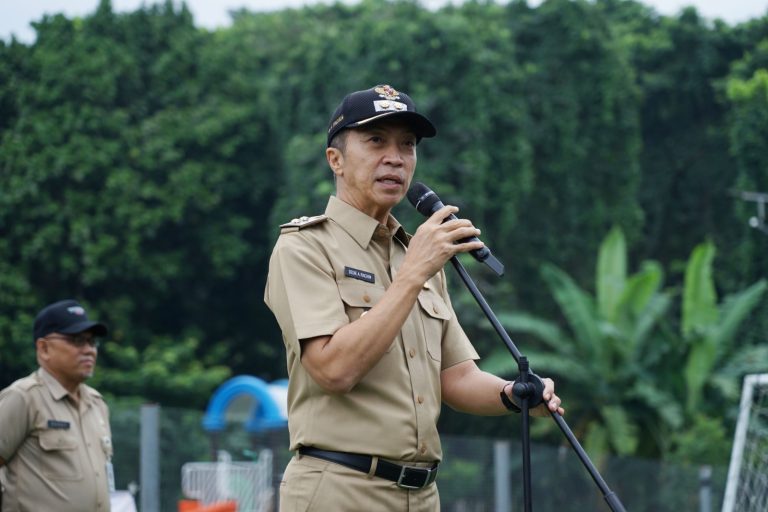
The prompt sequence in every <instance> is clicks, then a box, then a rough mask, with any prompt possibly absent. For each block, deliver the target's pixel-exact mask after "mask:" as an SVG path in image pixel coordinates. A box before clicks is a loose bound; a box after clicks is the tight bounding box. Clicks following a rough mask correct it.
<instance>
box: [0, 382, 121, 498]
mask: <svg viewBox="0 0 768 512" xmlns="http://www.w3.org/2000/svg"><path fill="white" fill-rule="evenodd" d="M79 393H80V400H79V402H75V401H74V400H73V399H72V398H71V397H69V394H68V392H67V390H65V389H64V387H63V386H62V385H61V384H59V382H58V381H57V380H56V379H55V378H54V377H53V376H52V375H50V374H49V373H48V372H46V371H45V370H44V369H42V368H40V369H39V370H37V371H36V372H34V373H32V374H31V375H29V376H28V377H25V378H23V379H20V380H17V381H16V382H14V383H13V384H11V385H10V386H9V387H7V388H5V389H4V390H2V392H0V457H2V458H3V460H5V465H4V466H3V467H2V468H0V481H1V482H2V485H3V488H4V489H5V491H4V493H3V508H2V510H3V512H39V511H41V510H51V511H56V512H83V511H86V510H87V511H89V512H90V511H94V512H108V511H109V509H110V504H109V488H108V476H107V475H106V470H107V462H108V461H109V460H110V458H111V457H112V433H111V431H110V427H109V412H108V409H107V405H106V403H105V402H104V400H103V398H102V397H101V394H99V392H98V391H96V390H95V389H93V388H91V387H89V386H86V385H85V384H81V385H80V391H79Z"/></svg>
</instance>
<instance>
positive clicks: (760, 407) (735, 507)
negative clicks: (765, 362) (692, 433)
mask: <svg viewBox="0 0 768 512" xmlns="http://www.w3.org/2000/svg"><path fill="white" fill-rule="evenodd" d="M767 510H768V373H762V374H756V375H747V376H746V377H745V378H744V385H743V387H742V390H741V404H740V406H739V419H738V422H737V424H736V433H735V434H734V437H733V449H732V451H731V462H730V465H729V466H728V482H727V483H726V487H725V497H724V499H723V510H722V512H765V511H767Z"/></svg>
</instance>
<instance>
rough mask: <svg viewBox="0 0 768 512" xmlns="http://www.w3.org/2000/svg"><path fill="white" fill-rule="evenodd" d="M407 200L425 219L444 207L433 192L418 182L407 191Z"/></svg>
mask: <svg viewBox="0 0 768 512" xmlns="http://www.w3.org/2000/svg"><path fill="white" fill-rule="evenodd" d="M408 200H409V201H410V202H411V204H412V205H413V206H415V207H416V209H417V210H418V211H419V213H421V214H422V215H424V216H425V217H429V216H430V215H432V214H433V213H435V212H436V211H437V210H439V209H440V208H442V207H443V206H444V205H443V203H442V201H440V198H439V197H437V194H435V192H434V191H432V190H430V188H429V187H428V186H426V185H424V184H423V183H418V182H416V183H414V184H413V186H412V187H411V188H410V190H409V191H408Z"/></svg>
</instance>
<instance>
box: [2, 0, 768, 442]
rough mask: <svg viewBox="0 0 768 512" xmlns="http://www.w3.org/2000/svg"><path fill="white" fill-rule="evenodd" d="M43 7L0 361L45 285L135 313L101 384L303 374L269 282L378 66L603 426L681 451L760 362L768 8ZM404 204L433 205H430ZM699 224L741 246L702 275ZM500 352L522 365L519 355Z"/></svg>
mask: <svg viewBox="0 0 768 512" xmlns="http://www.w3.org/2000/svg"><path fill="white" fill-rule="evenodd" d="M35 27H36V30H37V34H38V36H37V40H36V41H35V42H34V43H33V44H31V45H24V44H20V43H18V42H15V41H12V42H8V43H2V42H0V385H6V384H8V383H9V382H11V381H12V380H14V379H16V378H18V377H21V376H22V375H24V374H26V373H27V372H29V371H30V370H31V369H32V368H33V367H34V366H35V362H34V354H33V348H32V344H31V334H30V331H31V322H32V317H33V315H34V312H35V311H37V309H39V308H40V307H41V306H42V305H44V304H45V303H47V302H50V301H53V300H57V299H60V298H63V297H75V298H78V299H80V300H82V301H84V302H85V303H86V304H87V305H88V306H89V308H90V309H91V311H92V312H93V314H94V316H98V317H99V318H101V319H104V320H105V321H107V322H108V323H109V324H110V326H111V327H112V335H111V336H110V340H108V343H106V344H105V347H104V350H103V353H102V358H101V360H100V368H99V374H98V377H97V379H98V380H97V384H98V386H99V387H100V389H102V390H103V391H105V392H107V393H112V394H120V395H126V394H138V395H141V396H142V397H144V398H146V399H154V400H159V401H162V402H164V403H165V404H167V405H168V404H184V405H188V406H195V407H200V406H202V405H203V404H204V403H205V401H206V400H207V398H208V396H209V395H210V392H211V391H212V389H214V388H215V386H216V385H218V383H220V382H221V381H222V380H223V379H225V378H227V377H228V376H229V375H232V374H238V373H250V374H254V375H257V376H259V377H261V378H264V379H265V380H268V381H269V380H274V379H276V378H280V377H283V376H284V375H285V370H284V358H283V347H282V342H281V339H280V333H279V331H278V329H277V326H276V325H275V322H274V320H273V318H272V316H271V314H270V313H269V311H268V310H267V309H266V307H265V306H264V304H263V301H262V293H263V286H264V281H265V272H266V267H267V261H268V257H269V253H270V249H271V246H272V243H273V241H274V239H275V237H276V236H277V233H278V230H277V226H278V225H279V224H280V223H283V222H285V221H287V220H289V219H291V218H293V217H296V216H300V215H312V214H317V213H321V212H322V209H323V207H324V205H325V202H326V200H327V196H328V194H329V193H331V192H332V191H333V182H332V179H331V175H330V173H329V172H328V170H327V166H326V164H325V160H324V153H323V152H324V148H325V136H324V134H325V131H326V127H327V122H328V117H329V115H330V112H331V111H332V110H333V108H334V107H335V105H336V103H337V102H338V101H339V99H340V98H341V96H342V95H343V94H345V93H346V92H348V91H350V90H355V89H363V88H367V87H370V86H372V85H374V84H376V83H391V84H392V85H393V86H394V87H395V88H398V89H402V90H405V91H407V92H408V93H410V94H411V95H412V97H413V98H414V99H415V100H416V102H417V105H418V106H419V108H420V110H421V111H423V112H424V113H426V114H427V115H428V116H429V117H430V118H431V119H432V120H433V121H434V122H435V123H436V125H437V127H438V132H439V136H438V137H437V138H435V139H432V140H428V141H424V142H423V143H422V144H420V146H419V157H420V158H419V160H420V162H419V167H418V172H417V176H416V179H418V180H421V181H424V182H426V183H427V184H429V185H430V187H432V188H433V189H435V190H437V191H438V192H439V194H440V195H441V197H442V198H443V199H444V201H445V202H447V203H451V204H456V205H458V206H459V207H460V208H461V214H462V215H463V216H466V217H468V218H471V219H473V221H474V222H475V224H476V225H477V226H479V227H480V228H481V229H482V230H483V239H484V240H486V241H487V242H488V243H489V245H491V246H492V247H493V249H494V253H495V254H497V255H498V256H499V257H500V258H501V259H502V261H504V263H505V265H506V268H507V274H506V275H505V277H504V278H503V279H502V280H498V279H495V277H494V276H490V275H489V274H488V273H487V272H485V271H484V269H483V267H482V266H480V265H476V264H475V262H473V261H470V262H468V268H469V269H470V270H471V271H472V272H473V274H476V275H477V276H478V282H479V284H480V285H481V286H482V287H483V288H484V289H485V290H487V295H488V297H487V298H488V299H489V301H490V302H491V303H492V304H493V305H494V308H495V309H496V310H497V311H499V312H500V317H501V318H503V319H504V322H505V324H506V325H508V326H510V327H511V326H514V327H515V328H516V329H518V330H519V332H521V333H526V334H525V336H526V338H525V339H524V341H525V342H530V344H531V345H533V346H532V347H529V346H525V347H522V348H524V349H525V350H524V352H526V353H529V352H530V354H531V360H532V363H533V365H534V366H535V367H536V368H539V369H541V370H540V371H541V372H542V373H547V374H553V375H559V376H569V378H568V379H565V380H564V382H563V384H564V390H565V393H564V394H565V396H566V397H567V398H569V399H570V400H569V401H570V402H571V403H572V404H573V405H570V406H569V410H570V411H572V414H574V417H576V418H577V422H576V423H577V424H578V430H579V432H580V433H584V434H585V435H586V436H587V437H588V438H589V439H591V440H593V441H590V442H589V443H588V444H590V446H592V447H594V449H595V450H596V451H599V450H602V449H605V450H615V451H616V452H618V453H630V452H633V451H636V452H648V453H650V452H652V451H653V450H654V449H656V450H657V451H658V449H659V448H658V447H659V446H662V445H663V442H662V439H663V437H664V436H663V435H662V430H664V429H673V430H674V429H676V428H679V427H680V425H682V423H683V411H682V409H683V408H684V407H685V406H688V407H689V408H691V407H694V406H695V404H697V403H699V404H701V400H700V398H698V397H700V395H701V393H707V392H710V391H715V392H717V393H719V395H722V397H731V398H732V396H733V393H735V392H737V391H735V389H736V390H737V389H738V385H735V384H734V382H736V381H737V380H738V377H739V376H740V375H742V374H743V373H744V372H746V371H753V370H756V369H760V368H761V367H762V366H761V361H764V360H765V357H764V356H765V347H764V345H761V343H763V344H764V341H765V340H764V329H765V328H766V326H768V320H765V318H768V316H767V315H765V314H764V313H765V309H766V307H768V305H766V304H765V300H764V299H761V297H762V296H763V294H762V292H761V288H760V286H761V285H755V286H757V288H755V287H753V288H747V287H748V286H750V285H751V284H752V283H756V282H759V280H760V279H761V278H764V277H765V274H766V265H768V256H766V254H768V252H766V251H765V247H764V244H765V243H766V238H765V237H764V236H763V235H762V234H760V233H759V232H757V231H754V230H750V228H749V227H748V225H747V224H746V220H747V218H748V217H749V216H750V215H753V213H752V212H751V211H750V210H748V209H747V207H746V205H744V204H742V203H741V202H740V201H738V200H737V199H735V198H734V196H733V195H729V190H730V189H741V190H756V191H761V190H762V191H766V187H768V180H767V179H766V178H768V176H767V175H766V170H768V160H766V158H767V157H766V155H768V151H766V147H765V145H766V139H765V133H768V128H767V127H768V124H766V123H768V107H766V105H768V94H766V89H768V86H767V85H766V84H767V83H768V79H767V78H766V76H768V75H766V65H768V47H767V46H766V43H765V41H766V40H767V39H766V37H768V20H766V19H765V18H764V19H760V20H753V21H752V22H750V23H747V24H744V25H741V26H738V27H729V26H727V25H725V24H723V23H711V22H708V21H707V20H704V19H702V18H701V17H699V16H698V14H697V13H696V12H695V11H694V10H692V9H689V10H686V11H684V12H683V13H682V14H681V15H680V16H678V17H674V18H670V17H663V16H658V15H656V14H655V13H653V12H652V11H651V10H650V9H648V8H647V7H645V6H643V5H642V4H639V3H636V2H633V1H624V0H597V1H595V2H589V1H583V0H573V1H571V0H549V1H546V2H544V3H542V4H541V5H540V6H538V7H536V8H533V7H530V6H528V5H527V4H526V3H525V2H523V1H512V2H509V3H503V4H502V3H494V2H476V1H470V2H467V3H464V4H461V5H457V6H453V5H451V6H447V7H445V8H442V9H439V10H436V11H432V10H428V9H426V8H424V7H422V6H421V5H420V4H419V3H417V2H414V1H407V0H401V1H386V2H381V1H374V0H364V1H362V2H360V3H357V4H355V5H347V4H344V3H337V4H333V5H317V6H310V7H304V8H301V9H292V10H285V11H278V12H270V13H253V12H248V11H245V10H241V11H238V12H236V13H234V15H233V23H232V25H231V26H230V27H227V28H222V29H218V30H216V31H213V32H207V31H205V30H201V29H200V28H198V27H196V26H195V23H194V20H193V19H192V16H191V15H190V13H189V11H188V10H187V9H186V7H185V6H184V5H183V4H182V5H181V6H177V5H175V4H174V3H173V2H170V1H166V2H163V3H158V4H155V5H149V6H145V7H142V8H141V9H138V10H137V11H135V12H130V13H116V12H114V11H113V9H112V6H111V3H110V2H109V1H107V0H104V1H102V2H101V3H100V5H99V7H98V8H97V9H96V11H95V12H94V13H93V14H92V15H89V16H86V17H84V18H82V19H79V18H78V19H67V18H66V17H64V16H61V15H57V16H48V17H45V18H43V19H41V20H40V21H39V22H37V23H36V24H35ZM750 206H751V205H750ZM396 214H397V215H398V218H399V219H400V220H401V221H402V222H403V223H404V224H405V225H406V227H408V228H409V229H410V230H411V231H412V230H414V229H415V227H416V226H417V224H418V222H421V220H422V219H421V218H420V216H419V215H418V214H417V213H416V212H414V211H413V209H411V208H410V207H408V206H407V205H406V206H403V207H399V208H398V209H397V210H396ZM611 228H615V229H614V230H613V231H611V234H610V235H609V237H608V238H607V239H606V240H605V243H604V245H603V247H602V249H601V251H600V260H599V262H598V265H597V266H598V270H597V273H596V274H597V275H596V276H595V271H594V270H595V264H594V261H593V260H592V255H593V254H594V251H595V248H596V247H598V246H599V244H600V243H601V241H602V240H603V239H604V236H605V233H607V232H609V230H610V229H611ZM625 235H626V239H625V238H624V236H625ZM701 240H712V243H713V244H716V245H717V247H718V255H719V258H718V260H717V261H718V264H717V265H712V261H713V260H712V257H713V255H711V256H709V257H708V256H707V253H706V252H704V253H702V254H701V255H700V257H701V259H700V260H697V261H698V263H697V264H696V265H694V267H695V268H692V269H691V272H694V274H695V278H694V277H691V278H689V277H688V276H687V274H686V275H684V274H683V272H682V270H683V267H684V265H685V261H686V260H687V258H688V256H689V254H690V252H691V250H692V248H693V247H694V246H696V245H697V244H698V243H699V242H700V241H701ZM712 247H714V245H713V246H712ZM703 250H704V251H706V249H703ZM636 262H643V263H639V264H637V263H636ZM542 264H545V265H544V266H543V267H542ZM541 268H543V270H542V271H541V273H540V269H541ZM629 268H635V269H637V270H636V271H635V272H634V273H632V274H629V273H628V270H627V269H629ZM662 269H664V271H662ZM595 278H596V281H594V282H593V281H592V280H593V279H595ZM684 282H685V284H684V293H685V294H686V296H685V300H683V302H682V303H681V307H682V308H683V311H678V310H677V309H676V308H675V305H674V303H673V300H672V297H673V294H674V293H675V289H676V287H680V286H683V283H684ZM694 283H698V285H700V286H701V288H695V287H694ZM451 285H452V286H453V287H455V288H456V287H457V281H456V280H453V282H452V283H451ZM662 286H667V287H668V288H667V289H662ZM592 287H594V296H593V294H592V292H591V291H588V290H591V289H592ZM745 289H746V290H747V291H744V292H742V290H745ZM550 293H551V294H552V295H550ZM552 296H554V298H555V300H554V301H553V300H552ZM728 296H729V297H731V299H729V300H725V301H723V302H721V303H718V302H717V301H713V298H715V297H728ZM760 300H762V302H760ZM454 305H455V306H456V309H457V311H458V314H459V315H460V317H461V320H462V324H463V325H464V327H465V329H466V330H467V332H468V334H469V335H470V337H471V338H472V339H473V341H474V342H475V344H476V346H477V347H478V350H479V351H480V353H481V354H483V355H486V354H489V353H490V352H491V351H492V343H494V341H493V340H492V339H490V338H491V336H492V333H491V332H490V329H489V328H488V326H487V324H486V322H485V319H484V318H482V317H481V316H480V315H479V314H477V310H476V305H475V304H474V303H473V302H472V300H471V298H469V297H468V296H467V294H466V293H464V292H463V290H460V289H458V288H457V289H456V290H455V293H454ZM521 311H527V312H528V313H522V312H521ZM750 311H754V313H753V314H752V317H749V316H748V313H749V312H750ZM681 315H682V316H681ZM662 325H663V326H665V327H664V328H660V326H662ZM744 325H746V326H748V327H747V328H746V329H744V328H742V329H737V327H738V326H744ZM669 332H674V333H677V334H679V336H681V337H682V338H684V340H685V341H684V343H680V344H679V345H677V344H675V343H673V342H670V339H669V337H668V336H667V335H668V334H669ZM662 334H663V335H662ZM533 340H540V341H541V344H539V343H537V342H534V341H533ZM564 340H567V342H564ZM675 340H676V341H680V340H679V338H675ZM529 348H532V350H530V351H529V350H528V349H529ZM689 350H692V352H691V353H695V354H697V355H696V356H695V357H692V358H691V360H690V363H689V366H688V367H687V368H688V369H687V370H686V375H688V378H687V380H686V379H684V378H683V377H682V376H681V369H682V368H683V365H682V364H680V361H681V359H680V358H681V357H682V356H683V354H688V351H689ZM534 356H535V357H534ZM726 356H727V357H726ZM582 358H586V360H587V361H588V363H587V364H586V365H585V364H583V361H582ZM675 358H678V359H675ZM672 360H674V361H675V362H674V363H672V362H670V361H672ZM489 363H494V364H496V365H497V368H498V369H499V370H500V371H509V372H511V373H514V372H513V370H511V369H510V368H511V366H510V364H509V358H508V356H507V358H506V359H504V358H503V357H502V356H500V355H497V356H495V357H491V358H490V360H489ZM675 364H677V367H675V366H674V365H675ZM602 372H604V375H606V380H605V382H598V383H595V382H594V375H596V374H601V375H603V373H602ZM132 384H133V385H132ZM573 384H575V385H576V386H577V388H570V387H569V386H570V385H573ZM686 390H698V391H695V393H693V394H692V395H691V398H690V399H689V398H685V399H683V398H681V397H684V396H686ZM571 391H573V394H574V395H575V394H577V393H578V395H581V394H582V393H585V392H586V393H587V396H584V399H583V401H582V400H581V399H580V398H576V399H571V396H573V395H571V393H570V392H571ZM670 396H675V397H677V398H678V401H677V402H676V401H675V400H672V399H670ZM723 399H725V398H723ZM688 400H690V402H689V401H688ZM627 404H630V405H632V409H629V410H627V409H626V408H625V407H626V406H627ZM449 414H450V413H449ZM705 419H706V418H705ZM489 425H499V424H498V423H495V424H489ZM638 426H639V427H638ZM699 426H700V427H701V429H702V431H706V432H712V431H714V430H715V429H714V428H712V426H711V425H710V423H708V422H707V421H705V420H702V421H701V423H700V425H699ZM463 428H464V423H461V422H459V421H451V420H450V417H449V418H448V420H447V424H446V425H445V430H446V431H461V429H463ZM488 428H489V429H493V428H499V427H496V426H491V427H488ZM646 438H650V439H651V440H650V441H649V440H648V439H646ZM681 443H682V441H681ZM649 445H650V446H652V448H648V446H649Z"/></svg>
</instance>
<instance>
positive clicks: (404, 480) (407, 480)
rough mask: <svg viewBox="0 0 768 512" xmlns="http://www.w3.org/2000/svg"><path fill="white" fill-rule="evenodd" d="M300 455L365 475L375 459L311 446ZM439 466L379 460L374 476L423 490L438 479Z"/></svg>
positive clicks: (300, 451)
mask: <svg viewBox="0 0 768 512" xmlns="http://www.w3.org/2000/svg"><path fill="white" fill-rule="evenodd" d="M299 453H300V454H302V455H309V456H310V457H315V458H316V459H323V460H327V461H330V462H335V463H336V464H341V465H342V466H346V467H348V468H352V469H356V470H358V471H361V472H363V473H368V472H369V471H370V470H371V464H372V463H373V457H371V456H370V455H360V454H358V453H346V452H332V451H329V450H319V449H317V448H312V447H311V446H302V447H301V448H299ZM437 466H438V465H437V464H435V465H434V466H433V467H431V468H417V467H413V466H401V465H400V464H395V463H392V462H389V461H386V460H382V459H379V461H378V463H377V464H376V472H375V473H374V475H376V476H378V477H380V478H386V479H387V480H390V481H392V482H395V483H397V486H398V487H402V488H403V489H423V488H424V487H426V486H428V485H429V484H431V483H432V482H434V481H435V478H437Z"/></svg>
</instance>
